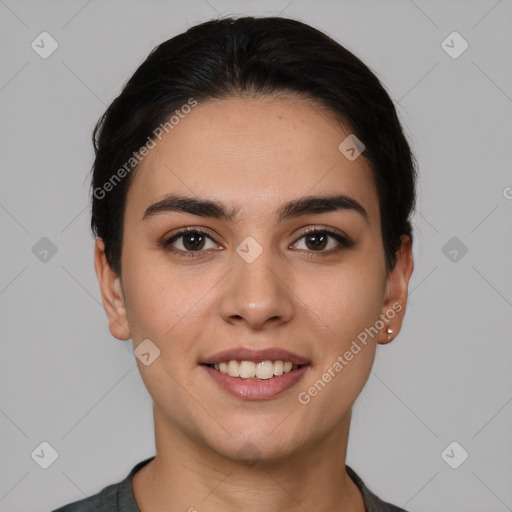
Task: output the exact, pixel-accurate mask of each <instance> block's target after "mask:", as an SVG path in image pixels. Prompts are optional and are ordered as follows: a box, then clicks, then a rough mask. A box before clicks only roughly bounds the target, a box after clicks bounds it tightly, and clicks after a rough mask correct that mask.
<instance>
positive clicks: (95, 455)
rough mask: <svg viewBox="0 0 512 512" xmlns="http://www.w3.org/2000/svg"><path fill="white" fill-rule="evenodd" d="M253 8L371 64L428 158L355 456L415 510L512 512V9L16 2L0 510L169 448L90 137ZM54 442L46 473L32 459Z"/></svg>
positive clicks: (16, 511)
mask: <svg viewBox="0 0 512 512" xmlns="http://www.w3.org/2000/svg"><path fill="white" fill-rule="evenodd" d="M243 13H246V14H250V13H252V14H256V15H276V14H278V13H280V14H281V15H282V16H288V17H291V18H296V19H299V20H302V21H305V22H306V23H310V24H312V25H313V26H315V27H317V28H319V29H321V30H324V31H326V32H327V33H328V34H329V35H331V36H332V37H334V38H335V39H337V40H338V41H339V42H341V43H342V44H344V45H346V46H347V48H348V49H350V50H351V51H353V52H354V53H356V55H358V56H359V57H360V58H361V59H362V60H363V61H365V62H366V63H367V64H368V65H369V66H370V67H371V68H372V70H373V71H374V72H375V73H376V74H377V75H378V76H379V78H380V79H381V81H382V82H383V84H384V86H385V87H386V88H387V90H388V91H389V93H390V95H391V97H392V98H393V100H394V101H395V103H396V106H397V109H398V112H399V115H400V118H401V120H402V122H403V124H404V126H405V130H406V133H407V136H408V138H409V140H410V142H411V145H412V148H413V151H414V152H415V154H416V156H417V158H418V163H419V170H420V180H419V183H418V194H419V199H418V211H417V213H416V214H415V217H414V225H415V236H416V241H415V247H414V255H415V271H414V273H413V277H412V282H411V285H410V298H409V303H408V310H407V314H406V318H405V325H404V327H403V330H402V332H401V333H400V335H399V337H398V338H397V339H396V340H395V341H394V342H393V343H391V344H390V345H387V346H383V347H379V349H378V354H377V359H376V362H375V366H374V368H373V373H372V374H371V377H370V379H369V381H368V383H367V386H366V387H365V389H364V390H363V393H362V395H361V396H360V398H359V399H358V401H357V402H356V405H355V407H354V416H353V422H352V431H351V435H350V442H349V453H348V461H347V462H348V463H349V464H350V465H351V466H352V467H353V468H354V469H355V470H356V471H357V472H359V474H360V475H361V476H362V477H363V479H364V480H365V482H366V483H367V485H368V486H369V487H370V488H371V489H372V490H373V491H374V492H375V493H376V494H378V495H379V496H381V497H382V498H383V499H385V500H389V501H391V502H392V503H395V504H396V505H399V506H403V507H405V508H407V509H408V510H411V511H412V512H415V511H417V512H422V511H425V512H427V511H430V512H432V511H436V512H443V511H446V512H448V511H450V512H459V511H465V512H469V511H479V512H481V511H484V510H485V511H486V512H493V511H495V512H501V511H506V510H512V485H511V480H512V440H511V437H510V430H511V425H512V404H511V401H512V372H511V371H510V363H511V354H512V346H511V344H510V331H511V318H512V315H511V313H512V273H511V272H510V262H511V261H512V236H511V235H512V223H511V222H510V219H511V213H512V199H511V198H512V188H511V187H512V173H511V163H510V162H511V161H512V143H511V134H512V130H511V127H512V126H511V125H512V116H511V112H512V69H511V55H512V51H511V50H512V48H511V43H512V30H511V29H512V2H511V0H500V1H496V0H479V1H458V2H457V1H426V0H423V1H420V0H416V1H415V2H413V1H412V0H400V1H385V2H384V1H382V0H381V1H359V2H356V1H343V2H335V1H326V0H324V1H316V2H306V1H305V0H292V1H290V0H283V1H274V2H270V1H258V2H256V1H251V2H249V1H247V2H235V1H227V0H226V1H224V0H208V1H206V0H192V1H187V2H177V1H174V2H157V1H152V2H141V1H139V2H134V1H99V0H92V1H67V2H62V1H60V2H57V1H53V2H52V1H37V2H36V1H30V2H29V1H14V0H0V45H1V46H0V48H1V49H2V51H1V58H0V70H1V71H0V73H1V74H0V109H1V111H0V115H1V120H2V123H1V137H0V141H1V142H0V144H1V147H0V154H1V160H0V166H1V177H2V182H1V183H2V185H1V188H0V228H1V241H2V243H1V246H0V257H1V266H0V318H1V337H2V338H1V340H2V341H1V349H2V350H1V357H0V375H1V377H0V378H1V386H0V433H1V441H0V446H1V454H0V511H1V512H7V511H9V512H21V511H23V512H32V511H33V512H36V511H37V512H41V511H43V510H52V509H53V508H56V507H57V506H60V505H63V504H65V503H68V502H70V501H75V500H78V499H81V498H84V497H85V496H88V495H91V494H94V493H96V492H98V491H100V490H101V489H102V488H103V487H104V486H106V485H107V484H111V483H114V482H118V481H119V480H121V479H122V478H124V477H125V476H126V475H127V474H128V471H129V470H130V469H131V468H132V466H133V465H135V463H137V462H139V461H140V460H142V459H143V458H146V457H149V456H151V455H153V454H154V449H155V447H154V439H153V421H152V409H151V400H150V397H149V395H148V393H147V392H146V390H145V388H144V385H143V383H142V380H141V379H140V376H139V373H138V370H137V366H136V364H135V359H134V355H133V353H132V352H131V349H130V347H131V341H129V342H120V341H118V340H116V339H115V338H113V337H112V336H111V335H110V333H109V331H108V325H107V320H106V315H105V313H104V311H103V308H102V306H101V298H100V293H99V287H98V284H97V280H96V275H95V272H94V266H93V238H92V235H91V234H90V233H89V227H88V224H89V213H90V210H89V206H88V201H89V198H88V185H89V181H88V172H89V169H90V166H91V164H92V158H93V151H92V145H91V142H90V138H91V132H92V129H93V126H94V123H95V122H96V120H97V119H98V118H99V116H100V115H101V114H102V113H103V111H104V109H105V107H106V106H107V105H108V104H109V103H110V102H111V101H112V100H113V99H114V98H115V96H117V94H119V92H120V90H121V87H122V85H123V83H124V81H125V80H127V79H128V78H129V77H130V76H131V74H132V73H133V72H134V71H135V69H136V68H137V67H138V65H139V64H140V63H141V62H142V60H143V59H144V58H145V57H146V56H147V54H148V53H149V51H150V50H151V49H152V48H153V47H154V46H155V45H157V44H158V43H160V42H162V41H164V40H166V39H168V38H170V37H172V36H173V35H176V34H177V33H179V32H181V31H183V30H185V29H186V28H188V27H189V26H191V25H193V24H195V23H198V22H201V21H205V20H207V19H211V18H214V17H218V16H219V15H222V16H225V15H228V14H243ZM43 31H47V32H49V33H50V34H51V35H52V36H53V38H55V40H56V41H57V42H58V44H59V47H58V49H57V50H56V51H55V52H54V53H53V54H52V55H51V56H50V57H49V58H47V59H42V58H41V57H40V56H39V55H38V54H37V53H36V52H35V51H34V50H33V49H32V48H31V42H32V41H33V40H35V39H36V38H37V36H38V35H39V34H40V33H41V32H43ZM453 31H457V32H459V33H460V34H461V36H462V37H463V38H464V39H465V40H466V41H467V42H468V43H469V47H468V49H467V50H466V51H465V52H464V53H463V54H462V55H460V56H459V57H458V58H452V57H450V56H449V55H448V54H447V53H446V52H445V50H444V49H443V47H442V46H441V42H442V41H443V40H445V38H446V37H447V36H448V35H449V34H450V33H452V32H453ZM450 44H451V45H452V46H455V49H457V48H460V46H457V45H458V44H459V43H450ZM507 187H508V188H507ZM43 237H47V238H48V239H50V240H51V241H52V242H53V244H55V246H56V248H57V252H56V254H55V255H53V256H52V254H51V253H49V254H48V256H47V259H46V261H41V260H40V258H41V257H42V256H41V254H42V253H38V252H37V250H34V252H35V253H36V254H34V252H33V247H34V246H35V245H36V244H37V243H38V241H39V240H40V239H41V238H43ZM452 237H457V239H456V240H455V241H452V242H451V243H452V244H455V245H453V247H452V246H451V245H449V246H448V247H447V248H446V247H445V244H446V243H447V242H448V241H449V240H450V239H451V238H452ZM45 243H47V242H40V244H43V245H44V244H45ZM461 244H464V245H465V246H466V247H467V249H468V251H467V253H466V254H464V255H462V251H461V247H462V245H461ZM38 247H39V246H36V249H37V248H38ZM444 247H445V248H444ZM443 248H444V249H443ZM453 249H455V250H456V251H457V255H456V256H455V253H453V252H452V253H451V254H450V251H452V250H453ZM43 441H46V442H47V443H49V444H50V445H51V446H52V447H53V448H54V449H55V450H56V451H57V452H58V458H57V460H55V462H54V463H53V464H52V465H51V466H50V467H49V468H48V469H42V468H41V467H40V466H39V465H38V464H37V463H36V462H35V461H34V460H33V458H32V457H31V454H32V453H33V452H34V450H36V449H37V448H38V447H39V446H40V444H41V443H42V442H43ZM452 441H457V442H458V443H459V444H460V445H461V446H462V447H463V448H464V449H465V450H466V451H467V452H468V453H469V457H468V459H467V460H466V461H465V462H464V463H463V464H462V465H460V467H458V469H452V468H451V467H449V466H448V464H447V463H446V462H445V461H444V460H443V458H442V457H441V452H443V450H444V449H445V448H446V447H447V446H448V445H449V444H450V443H451V442H452ZM457 450H459V449H457ZM457 450H455V451H454V452H449V453H450V455H451V459H452V460H455V461H456V460H457V458H458V457H459V456H460V451H457ZM310 512H312V511H310Z"/></svg>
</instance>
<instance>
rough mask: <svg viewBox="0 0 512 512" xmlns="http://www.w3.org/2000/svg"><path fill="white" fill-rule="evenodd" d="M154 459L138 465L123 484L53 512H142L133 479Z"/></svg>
mask: <svg viewBox="0 0 512 512" xmlns="http://www.w3.org/2000/svg"><path fill="white" fill-rule="evenodd" d="M153 459H154V457H150V458H149V459H145V460H143V461H141V462H139V463H138V464H136V465H135V466H134V467H133V468H132V470H131V471H130V473H129V474H128V476H127V477H126V478H125V479H124V480H122V481H121V482H118V483H115V484H110V485H108V486H107V487H104V488H103V489H102V490H101V491H100V492H98V493H97V494H94V495H92V496H89V497H87V498H84V499H81V500H78V501H74V502H72V503H68V504H67V505H64V506H63V507H60V508H58V509H56V510H53V511H52V512H140V510H139V508H138V507H137V504H136V502H135V498H134V495H133V489H132V478H133V475H135V473H136V472H137V471H138V470H139V469H141V468H142V467H144V466H145V465H146V464H148V463H149V462H150V461H151V460H153Z"/></svg>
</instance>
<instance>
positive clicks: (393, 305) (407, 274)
mask: <svg viewBox="0 0 512 512" xmlns="http://www.w3.org/2000/svg"><path fill="white" fill-rule="evenodd" d="M400 240H401V243H400V248H399V249H398V251H397V252H396V257H397V258H396V265H395V268H394V269H393V270H392V271H391V272H390V273H389V275H388V278H387V282H386V294H385V297H384V303H383V305H382V311H381V313H382V315H381V318H382V319H383V320H384V323H385V325H384V327H383V328H382V329H381V331H380V332H379V335H378V338H377V342H378V343H380V344H382V345H384V344H386V343H389V342H390V341H392V340H393V339H394V338H395V337H396V336H397V334H398V333H399V332H400V329H401V327H402V321H403V318H404V315H405V309H406V305H407V290H408V287H409V280H410V278H411V274H412V271H413V269H414V262H413V257H412V241H411V239H410V238H409V237H408V236H407V235H402V236H401V237H400ZM388 328H391V329H393V332H392V333H390V334H388Z"/></svg>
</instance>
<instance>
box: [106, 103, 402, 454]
mask: <svg viewBox="0 0 512 512" xmlns="http://www.w3.org/2000/svg"><path fill="white" fill-rule="evenodd" d="M349 134H350V131H348V130H343V129H342V128H340V126H339V125H338V124H336V123H335V122H334V121H333V119H332V118H330V117H328V116H327V115H326V114H325V113H322V112H321V111H320V110H319V109H318V108H316V107H315V105H314V104H312V103H309V102H306V101H305V100H299V99H294V98H287V99H284V98H279V99H278V98H270V97H267V98H258V99H247V100H242V99H228V100H219V101H210V102H207V103H204V104H198V105H197V106H196V107H194V108H193V109H192V110H191V112H190V113H188V114H187V115H186V116H183V118H181V119H180V121H179V124H177V125H175V126H174V128H173V129H172V130H171V131H170V132H169V133H168V134H165V132H164V136H163V137H162V140H161V141H158V140H157V144H156V146H155V147H154V148H153V149H151V150H150V151H149V154H147V156H146V157H145V158H144V160H143V161H142V163H141V165H140V167H139V168H138V169H137V172H136V174H135V175H134V176H133V178H134V179H133V181H132V183H131V185H130V188H129V191H128V195H127V200H126V211H125V217H124V234H123V236H124V238H123V249H122V275H121V278H120V279H119V277H118V276H116V275H115V274H114V273H113V272H112V271H111V270H110V268H109V267H108V264H106V260H105V257H104V253H103V245H102V241H101V240H99V241H98V243H97V247H96V270H97V272H98V277H99V280H100V285H101V288H102V294H103V298H104V302H105V305H106V309H107V312H108V314H109V319H110V330H111V332H112V334H113V335H114V336H116V337H117V338H119V339H129V338H132V340H133V346H134V349H136V348H137V347H138V346H139V344H141V342H143V340H150V342H148V341H146V342H145V343H146V344H147V345H141V347H146V348H145V350H144V351H145V352H149V353H150V354H151V355H150V356H147V357H149V360H151V361H152V362H151V363H150V364H149V365H146V364H143V362H142V361H141V360H139V359H137V364H138V366H139V370H140V373H141V376H142V379H143V381H144V383H145V385H146V387H147V389H148V392H149V393H150V395H151V397H152V399H153V401H154V404H155V411H157V416H158V419H157V418H156V417H155V422H157V421H158V422H159V424H160V427H164V428H167V429H169V430H174V431H180V432H182V433H184V434H185V435H186V436H187V437H188V438H190V439H195V440H200V441H201V444H202V445H206V446H208V447H209V448H211V449H212V450H214V451H215V452H217V453H218V454H221V455H223V456H226V457H230V458H237V457H240V454H241V453H243V450H244V447H247V446H248V445H247V444H246V443H251V446H253V447H254V448H253V449H254V450H255V451H257V453H258V456H259V457H260V458H268V459H272V458H277V457H283V456H286V455H287V454H290V453H292V452H294V451H295V452H297V451H300V450H301V449H302V448H304V447H306V446H310V447H311V446H314V444H315V443H316V442H318V441H319V440H320V439H325V438H326V437H328V436H330V435H332V433H333V432H337V431H342V430H343V428H342V427H347V425H348V424H349V422H350V408H351V406H352V404H353V403H354V401H355V399H356V397H357V395H358V394H359V393H360V391H361V389H362V388H363V386H364V384H365V382H366V380H367V378H368V375H369V372H370V369H371V366H372V362H373V359H374V355H375V349H376V345H377V343H386V342H387V341H388V334H387V328H388V327H392V328H393V330H394V334H393V337H394V336H396V334H397V332H398V330H399V328H400V324H401V320H402V317H403V314H404V312H405V302H406V294H407V284H408V280H409V277H410V274H411V272H412V260H411V251H410V244H409V243H407V240H405V242H404V244H403V246H402V250H401V251H400V252H399V254H398V261H397V265H396V267H395V269H394V270H393V271H392V272H391V273H389V274H387V273H386V271H385V259H384V249H383V243H382V235H381V229H380V214H379V206H378V205H379V202H378V196H377V191H376V188H375V184H374V181H373V178H372V174H371V169H370V166H369V163H368V162H367V160H366V159H365V158H364V156H359V157H358V158H356V159H355V160H350V159H348V158H347V157H346V156H345V155H344V154H343V153H341V152H340V150H339V149H338V146H339V145H340V143H341V142H342V141H343V140H344V139H345V138H346V137H347V136H348V135H349ZM170 195H180V196H186V197H189V198H195V199H198V200H208V201H211V202H213V203H216V204H217V205H221V206H222V207H223V208H224V213H226V215H225V216H222V215H220V213H221V212H220V208H217V209H215V208H206V207H204V206H203V207H202V208H199V209H198V206H197V204H196V205H195V206H194V205H193V204H191V203H188V206H187V204H186V203H185V202H181V203H180V204H181V207H182V208H179V205H180V204H177V203H176V202H171V201H168V202H167V203H165V199H166V198H169V197H170ZM338 196H340V197H338ZM333 197H338V199H337V200H336V201H330V202H329V201H328V200H327V199H326V198H331V199H332V198H333ZM304 198H309V199H311V198H317V199H316V202H311V201H310V202H309V203H302V208H299V207H297V204H295V206H296V207H295V208H294V207H293V205H292V206H289V207H288V208H286V209H284V205H286V204H287V203H293V202H299V201H301V200H303V199H304ZM155 205H156V206H155ZM299 206H300V205H299ZM315 206H316V208H315ZM230 216H231V217H232V218H231V217H230ZM228 217H229V218H228ZM185 228H186V229H188V230H189V232H188V233H183V229H185ZM312 229H315V230H316V232H314V233H311V232H309V233H308V231H311V230H312ZM364 333H366V339H365V335H364ZM369 333H370V334H369ZM363 340H365V341H363ZM148 343H149V344H148ZM356 347H359V350H357V348H356ZM236 348H244V349H247V350H248V351H251V350H253V351H260V350H266V349H276V348H277V349H282V350H286V351H289V352H291V353H293V354H295V355H296V356H299V357H300V358H302V360H303V361H302V362H305V363H306V364H304V366H301V367H300V368H299V369H298V370H293V371H292V372H287V373H285V374H284V375H282V376H276V377H273V378H272V379H269V380H266V379H265V380H243V381H242V380H241V379H240V378H236V377H230V376H229V375H227V376H226V375H225V374H222V372H220V371H218V370H216V369H214V368H209V367H208V366H206V365H205V364H203V363H212V362H214V360H215V359H216V358H215V354H216V353H218V352H220V351H225V350H228V349H236ZM158 350H159V351H160V352H159V355H158V356H157V357H156V358H154V360H153V357H155V354H157V353H158ZM350 354H352V355H351V356H350ZM260 355H261V354H260ZM287 357H288V358H289V359H291V358H292V357H293V356H291V355H290V356H283V355H278V356H277V357H273V356H272V355H270V356H269V355H268V354H267V355H266V356H265V357H262V358H261V359H262V360H268V359H270V360H272V359H274V360H277V359H280V360H281V359H286V358H287ZM222 358H224V360H225V361H228V360H230V359H236V358H237V357H236V354H235V355H234V356H232V357H230V356H226V355H223V356H221V359H222ZM247 358H249V356H247ZM239 359H245V357H240V358H239ZM217 360H218V358H217ZM217 362H218V361H217ZM249 366H250V365H249ZM249 366H248V365H246V367H249ZM277 366H279V363H278V364H277ZM270 367H271V368H274V370H275V369H276V368H275V367H274V366H273V365H271V366H270ZM267 369H268V365H267ZM276 371H277V373H279V369H277V370H276ZM271 372H272V370H271ZM294 372H298V373H297V374H294ZM292 374H294V377H293V378H291V376H292ZM295 375H297V377H295ZM219 376H220V378H219ZM329 377H330V378H329ZM281 381H282V382H285V381H286V382H285V384H283V383H281ZM226 382H227V384H226ZM240 382H242V384H241V385H239V386H238V387H237V383H238V384H240ZM272 382H274V384H272ZM262 383H263V384H262ZM275 383H277V384H275Z"/></svg>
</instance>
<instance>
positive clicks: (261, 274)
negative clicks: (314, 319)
mask: <svg viewBox="0 0 512 512" xmlns="http://www.w3.org/2000/svg"><path fill="white" fill-rule="evenodd" d="M271 259H272V258H271V254H270V250H264V251H263V252H262V254H261V255H260V256H259V257H258V258H257V259H256V260H255V261H252V262H251V263H249V262H247V261H245V260H244V259H243V258H242V257H240V256H239V255H238V254H236V253H234V254H233V258H232V264H233V268H232V270H231V271H230V272H229V273H228V274H227V276H226V278H225V279H224V280H223V281H224V283H223V287H222V288H221V297H220V301H219V308H220V315H221V316H222V318H223V319H224V321H225V322H228V323H231V324H237V323H239V324H246V326H247V327H248V328H250V329H252V330H263V329H265V328H267V327H268V326H270V325H273V326H278V325H283V324H286V323H288V322H290V320H291V319H292V318H293V314H294V301H293V292H292V290H291V289H290V288H289V285H288V284H287V282H288V281H289V280H290V278H289V274H290V270H289V269H288V270H287V269H286V262H276V261H271ZM290 268H292V267H291V266H290Z"/></svg>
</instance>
